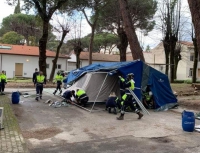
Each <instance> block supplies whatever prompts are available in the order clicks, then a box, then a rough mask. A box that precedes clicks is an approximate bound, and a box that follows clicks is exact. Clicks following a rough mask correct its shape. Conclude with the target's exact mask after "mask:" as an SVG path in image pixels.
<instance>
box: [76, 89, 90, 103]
mask: <svg viewBox="0 0 200 153" xmlns="http://www.w3.org/2000/svg"><path fill="white" fill-rule="evenodd" d="M88 100H89V97H88V96H87V94H86V92H85V91H84V90H83V89H77V90H76V101H77V103H78V104H79V105H83V107H85V106H86V104H87V102H88Z"/></svg>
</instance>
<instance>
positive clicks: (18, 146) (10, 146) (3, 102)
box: [0, 96, 28, 153]
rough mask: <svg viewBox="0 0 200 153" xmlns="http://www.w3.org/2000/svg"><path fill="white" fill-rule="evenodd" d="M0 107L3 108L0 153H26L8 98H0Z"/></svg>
mask: <svg viewBox="0 0 200 153" xmlns="http://www.w3.org/2000/svg"><path fill="white" fill-rule="evenodd" d="M0 107H4V119H3V127H4V129H3V130H0V153H26V152H28V151H27V150H26V145H25V142H24V139H23V137H22V135H21V132H20V128H19V124H18V122H17V119H16V117H15V115H14V114H13V110H12V108H11V102H10V99H9V98H8V96H0Z"/></svg>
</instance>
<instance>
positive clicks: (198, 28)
mask: <svg viewBox="0 0 200 153" xmlns="http://www.w3.org/2000/svg"><path fill="white" fill-rule="evenodd" d="M188 4H189V7H190V12H191V15H192V22H193V25H194V29H195V37H196V39H197V46H198V48H200V22H199V21H200V1H199V0H188Z"/></svg>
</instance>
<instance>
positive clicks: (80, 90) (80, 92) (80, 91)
mask: <svg viewBox="0 0 200 153" xmlns="http://www.w3.org/2000/svg"><path fill="white" fill-rule="evenodd" d="M83 94H85V91H84V90H82V89H79V90H78V92H77V93H76V95H77V96H78V97H80V96H81V95H83Z"/></svg>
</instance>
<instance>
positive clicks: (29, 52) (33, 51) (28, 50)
mask: <svg viewBox="0 0 200 153" xmlns="http://www.w3.org/2000/svg"><path fill="white" fill-rule="evenodd" d="M0 54H10V55H23V56H39V47H37V46H24V45H8V44H0ZM46 56H47V57H55V56H56V52H53V51H49V50H46ZM59 58H68V59H69V58H70V57H69V56H66V55H62V54H60V55H59Z"/></svg>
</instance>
